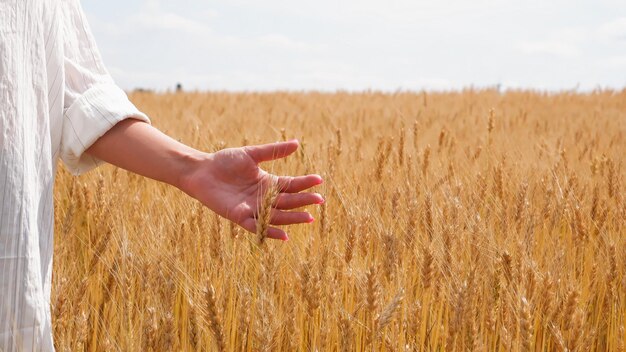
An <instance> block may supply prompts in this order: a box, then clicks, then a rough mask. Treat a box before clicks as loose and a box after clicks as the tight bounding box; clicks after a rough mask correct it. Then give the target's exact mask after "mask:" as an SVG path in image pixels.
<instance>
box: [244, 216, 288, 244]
mask: <svg viewBox="0 0 626 352" xmlns="http://www.w3.org/2000/svg"><path fill="white" fill-rule="evenodd" d="M239 226H241V227H243V228H244V229H245V230H246V231H248V232H252V233H256V220H255V219H253V218H247V219H246V220H244V221H242V222H241V223H240V224H239ZM267 237H269V238H273V239H277V240H282V241H289V236H287V233H285V231H283V230H281V229H278V228H275V227H270V228H268V229H267Z"/></svg>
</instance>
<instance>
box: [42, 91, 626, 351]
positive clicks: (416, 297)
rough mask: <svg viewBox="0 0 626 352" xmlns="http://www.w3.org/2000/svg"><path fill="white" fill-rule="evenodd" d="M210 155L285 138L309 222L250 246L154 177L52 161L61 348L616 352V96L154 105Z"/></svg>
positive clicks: (624, 224) (620, 330)
mask: <svg viewBox="0 0 626 352" xmlns="http://www.w3.org/2000/svg"><path fill="white" fill-rule="evenodd" d="M130 98H131V100H132V101H133V102H134V103H135V104H136V105H137V106H138V107H139V108H140V109H141V110H143V111H145V112H146V113H147V114H148V115H150V116H151V118H152V121H153V124H154V125H155V126H156V127H157V128H159V129H161V130H162V131H164V132H166V133H168V134H170V135H171V136H173V137H174V138H177V139H179V140H181V141H183V142H184V143H187V144H190V145H192V146H194V147H196V148H199V149H202V150H205V151H216V150H219V149H222V148H225V147H235V146H242V145H247V144H256V143H266V142H273V141H277V140H282V139H288V138H299V139H300V141H301V149H300V150H299V151H298V152H296V154H294V155H293V156H291V157H289V158H288V159H286V160H284V161H276V162H273V163H268V164H266V165H264V168H265V169H267V170H271V171H273V172H275V173H279V174H304V173H318V174H320V175H322V176H323V177H324V179H325V182H324V184H323V185H321V186H318V187H317V188H316V189H315V191H316V192H320V193H321V194H323V195H324V196H325V198H326V203H325V204H324V205H322V206H321V207H310V208H309V210H310V211H311V212H312V214H313V215H314V217H315V218H316V221H315V222H314V223H313V224H312V225H296V226H292V227H288V228H286V229H287V232H288V233H289V234H290V238H291V240H290V241H288V242H278V241H269V240H268V241H265V242H263V243H262V244H259V242H258V241H256V237H255V235H254V234H249V233H244V232H243V231H242V230H240V229H239V228H237V227H236V226H233V225H232V224H230V223H229V222H228V221H226V220H223V219H220V218H218V217H217V216H215V215H214V214H213V213H211V211H209V210H208V209H205V208H203V207H201V206H200V205H199V203H198V202H196V201H194V200H192V199H190V198H188V197H187V196H186V195H184V194H183V193H182V192H180V191H178V190H176V189H174V188H172V187H169V186H166V185H163V184H159V183H157V182H155V181H152V180H148V179H144V178H142V177H139V176H136V175H133V174H130V173H128V172H126V171H123V170H119V169H116V168H114V167H112V166H103V167H100V168H99V169H97V170H95V171H91V172H89V173H88V174H86V175H83V176H80V177H73V176H71V175H70V174H69V173H68V172H67V171H65V170H64V169H63V168H62V167H60V168H59V173H58V175H57V180H56V189H55V209H56V210H55V211H56V213H55V221H56V225H55V226H56V227H55V237H56V238H55V253H54V255H55V259H54V278H53V293H52V309H51V311H52V317H53V330H54V337H55V344H56V347H57V349H58V350H59V351H76V350H87V351H496V350H500V351H556V350H558V351H624V350H625V340H626V331H625V325H626V277H625V275H626V193H625V191H626V190H625V187H626V184H625V183H624V181H625V175H626V167H625V166H624V165H623V161H624V154H625V153H626V91H602V90H598V91H594V92H590V93H584V94H583V93H574V92H561V93H552V94H548V93H541V92H530V91H510V92H506V93H501V92H498V91H496V90H490V89H486V90H472V89H467V90H463V91H459V92H447V93H444V92H441V93H435V92H415V93H409V92H396V93H387V94H384V93H378V92H361V93H348V92H337V93H332V94H331V93H304V92H301V93H299V92H293V93H280V92H276V93H219V92H213V93H191V92H190V93H161V94H156V93H149V92H137V93H133V94H131V95H130Z"/></svg>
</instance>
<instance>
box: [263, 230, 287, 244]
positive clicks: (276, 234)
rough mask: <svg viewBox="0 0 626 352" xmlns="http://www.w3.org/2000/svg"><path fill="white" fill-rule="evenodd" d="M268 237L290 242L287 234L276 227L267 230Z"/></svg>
mask: <svg viewBox="0 0 626 352" xmlns="http://www.w3.org/2000/svg"><path fill="white" fill-rule="evenodd" d="M267 237H269V238H273V239H276V240H281V241H289V236H287V233H285V231H283V230H281V229H278V228H275V227H270V228H269V229H267Z"/></svg>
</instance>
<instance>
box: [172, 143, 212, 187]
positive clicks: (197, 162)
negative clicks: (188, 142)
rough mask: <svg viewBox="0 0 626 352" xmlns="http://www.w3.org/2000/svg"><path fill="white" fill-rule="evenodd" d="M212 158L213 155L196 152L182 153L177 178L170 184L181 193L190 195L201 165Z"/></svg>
mask: <svg viewBox="0 0 626 352" xmlns="http://www.w3.org/2000/svg"><path fill="white" fill-rule="evenodd" d="M212 158H213V154H210V153H203V152H200V151H197V150H191V151H188V152H185V153H182V154H181V155H180V156H179V158H178V159H179V166H178V168H177V169H178V172H177V177H176V178H175V180H174V182H173V183H172V185H173V186H175V187H176V188H178V189H180V190H181V191H183V192H185V193H187V194H191V193H192V190H193V180H194V178H195V177H194V176H195V175H196V174H197V171H198V170H199V169H200V168H201V166H202V165H206V162H207V161H209V160H211V159H212Z"/></svg>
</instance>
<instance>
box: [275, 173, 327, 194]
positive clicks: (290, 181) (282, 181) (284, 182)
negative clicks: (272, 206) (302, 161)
mask: <svg viewBox="0 0 626 352" xmlns="http://www.w3.org/2000/svg"><path fill="white" fill-rule="evenodd" d="M323 182H324V180H322V176H320V175H306V176H296V177H292V176H279V177H278V187H279V188H280V191H281V192H286V193H298V192H302V191H304V190H305V189H309V188H311V187H313V186H317V185H319V184H322V183H323Z"/></svg>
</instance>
